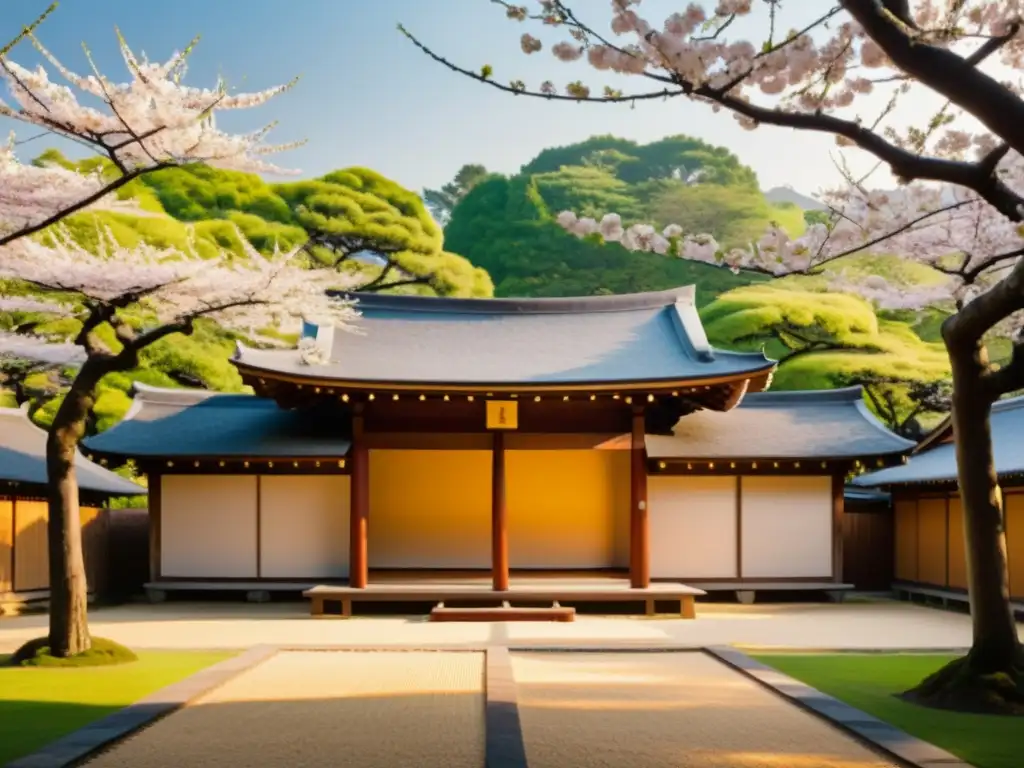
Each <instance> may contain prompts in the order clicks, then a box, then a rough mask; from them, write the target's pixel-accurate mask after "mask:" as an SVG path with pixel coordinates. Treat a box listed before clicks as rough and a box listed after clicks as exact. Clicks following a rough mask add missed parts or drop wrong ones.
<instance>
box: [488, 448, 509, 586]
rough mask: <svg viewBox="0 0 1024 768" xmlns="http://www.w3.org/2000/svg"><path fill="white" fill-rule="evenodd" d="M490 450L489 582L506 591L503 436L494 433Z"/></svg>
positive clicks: (506, 514) (506, 510)
mask: <svg viewBox="0 0 1024 768" xmlns="http://www.w3.org/2000/svg"><path fill="white" fill-rule="evenodd" d="M493 439H494V442H493V444H492V448H491V582H492V584H493V588H494V590H495V591H496V592H504V591H507V590H508V509H507V507H506V505H505V435H504V433H502V432H494V434H493Z"/></svg>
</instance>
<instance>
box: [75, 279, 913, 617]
mask: <svg viewBox="0 0 1024 768" xmlns="http://www.w3.org/2000/svg"><path fill="white" fill-rule="evenodd" d="M356 298H357V299H358V305H357V309H358V310H359V313H360V317H359V318H358V319H357V321H356V322H355V325H356V327H355V329H354V330H353V331H342V330H336V329H334V328H331V327H318V326H316V325H312V324H307V325H306V327H305V329H304V332H303V336H304V339H303V341H302V342H301V343H300V345H299V349H294V350H281V349H270V350H268V349H250V348H246V347H244V346H240V347H239V348H238V350H237V353H236V355H235V357H234V360H233V362H234V364H235V366H236V367H237V369H238V370H239V372H240V373H241V375H242V379H243V381H244V382H245V383H246V384H248V385H250V386H251V387H252V389H253V391H254V393H255V394H254V395H235V394H215V393H210V392H203V391H194V390H180V389H174V390H170V389H154V388H151V387H147V386H143V385H136V389H135V402H134V405H133V407H132V409H131V411H130V412H129V414H128V416H127V417H126V418H125V419H124V420H123V421H122V422H121V423H120V424H118V425H117V426H115V427H113V428H112V429H110V430H108V431H106V432H104V433H102V434H100V435H98V436H96V437H94V438H91V439H90V440H89V441H88V442H87V449H88V451H89V452H90V453H91V454H92V455H94V456H95V457H102V458H104V459H107V460H110V461H114V462H116V461H122V460H125V459H133V460H135V461H136V462H137V463H138V465H139V466H140V467H141V468H142V469H144V470H145V471H146V473H147V474H148V476H149V487H150V516H151V523H150V533H151V563H150V565H151V581H150V584H149V587H150V588H151V589H154V590H160V591H166V590H171V589H189V588H200V587H209V588H213V587H215V586H216V587H223V586H231V585H235V587H236V588H245V589H252V590H258V589H267V590H271V589H278V588H280V589H284V588H287V587H288V586H289V585H290V586H291V588H293V589H294V588H310V587H314V586H317V585H337V586H338V588H339V589H340V588H344V589H345V590H348V591H347V592H345V593H344V594H346V595H349V596H353V595H354V599H360V598H365V599H385V598H387V596H388V595H392V596H393V597H394V599H398V597H399V592H400V590H398V588H397V587H396V586H395V584H396V583H403V582H402V580H403V579H405V580H406V581H407V582H412V581H414V580H415V578H418V577H420V578H425V575H426V574H435V575H436V574H438V573H441V574H449V575H451V576H452V577H453V578H454V577H455V575H464V576H465V577H466V578H467V579H470V580H472V579H476V581H474V582H472V583H481V582H482V583H483V584H484V585H485V586H486V587H487V589H488V592H489V594H492V595H493V594H498V593H505V592H509V590H511V591H512V592H515V589H516V585H517V584H520V585H521V584H525V583H526V581H525V580H527V579H528V578H529V577H530V575H531V574H532V575H534V576H536V575H538V574H549V575H550V574H556V575H559V574H560V575H563V576H565V577H566V578H567V577H568V576H569V575H571V574H576V575H580V574H583V575H594V574H603V575H604V576H605V577H606V578H607V579H614V580H615V581H616V585H617V586H619V587H621V588H622V589H624V590H626V592H625V593H624V594H627V595H632V594H635V595H636V596H641V597H645V598H646V597H648V596H649V595H648V593H646V592H644V590H656V588H657V587H658V584H661V583H672V584H676V585H679V586H680V590H681V589H682V588H683V587H685V588H686V589H691V588H692V591H693V593H699V592H700V591H701V590H705V589H707V590H711V589H729V590H736V591H739V590H743V589H749V590H756V589H771V588H775V587H793V586H798V587H799V586H805V587H806V588H809V589H822V590H824V589H829V588H830V587H835V588H837V589H839V588H842V587H843V586H844V585H845V584H844V582H843V573H842V562H843V535H842V531H843V481H844V478H845V477H846V476H847V474H848V473H849V472H850V471H851V470H853V469H854V468H855V467H858V466H871V467H876V466H886V465H890V464H899V463H900V462H901V461H902V460H903V458H904V456H905V454H906V453H908V452H909V451H910V449H911V448H912V447H913V444H912V443H910V442H909V441H907V440H904V439H902V438H900V437H898V436H896V435H895V434H893V433H891V432H889V431H888V430H887V429H886V428H885V427H884V426H882V425H881V424H880V423H879V422H878V421H877V420H876V419H875V418H874V416H872V414H871V413H870V412H869V411H868V410H867V408H866V407H865V405H864V403H863V401H862V398H861V392H860V389H859V388H849V389H841V390H834V391H821V392H817V391H814V392H784V393H766V392H764V390H766V389H767V388H768V386H769V383H770V380H771V376H772V372H773V370H774V366H775V364H774V362H772V361H770V360H768V359H767V358H766V357H765V356H764V355H763V354H761V353H737V352H727V351H722V350H718V349H714V348H712V347H711V345H710V344H709V343H708V339H707V337H706V335H705V333H704V329H703V326H702V324H701V322H700V318H699V316H698V314H697V310H696V307H695V304H694V290H693V288H692V287H687V288H683V289H677V290H672V291H663V292H657V293H647V294H635V295H625V296H600V297H588V298H572V299H446V298H433V297H419V296H383V295H360V296H357V297H356ZM396 579H397V581H396ZM467 583H470V582H467ZM566 583H567V582H566ZM594 583H595V584H597V583H598V582H594ZM601 584H602V587H601V589H605V587H607V586H608V583H607V581H602V582H601ZM296 585H299V587H297V586H296ZM384 585H388V589H390V590H391V591H390V592H388V590H384V589H383V588H384ZM663 586H664V585H663ZM845 586H848V585H845ZM576 587H579V584H578V583H577V584H576ZM375 588H377V591H375ZM665 588H666V589H667V587H665ZM552 589H554V587H552ZM566 589H568V588H566ZM594 589H595V591H594V594H595V595H596V594H598V592H601V589H598V588H597V587H595V588H594ZM381 590H383V591H381ZM629 590H634V591H635V593H630V592H629ZM680 590H677V592H679V594H683V592H682V591H680ZM569 593H571V594H569ZM339 594H340V593H339ZM438 594H440V592H439V593H438ZM553 594H554V593H553V592H550V593H545V595H544V596H548V597H550V596H551V595H553ZM581 594H582V592H580V591H579V590H577V591H573V590H568V591H567V593H566V594H564V595H562V597H563V598H565V599H570V598H572V597H573V596H576V597H580V595H581ZM651 594H654V593H651ZM658 594H660V593H658ZM381 595H383V597H381ZM435 596H436V595H435ZM535 596H536V595H535ZM676 596H678V595H676V594H673V599H674V597H676ZM404 597H405V598H408V597H409V594H404ZM438 599H443V597H442V598H438ZM623 599H624V598H623ZM652 599H653V598H652Z"/></svg>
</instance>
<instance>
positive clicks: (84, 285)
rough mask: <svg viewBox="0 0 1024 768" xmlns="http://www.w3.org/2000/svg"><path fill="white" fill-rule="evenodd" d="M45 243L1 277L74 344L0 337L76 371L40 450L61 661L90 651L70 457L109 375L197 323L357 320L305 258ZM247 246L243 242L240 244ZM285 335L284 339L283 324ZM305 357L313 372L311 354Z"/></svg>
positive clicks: (330, 277) (19, 252) (25, 249)
mask: <svg viewBox="0 0 1024 768" xmlns="http://www.w3.org/2000/svg"><path fill="white" fill-rule="evenodd" d="M46 239H47V240H48V241H49V242H40V241H39V240H37V239H34V238H22V239H20V240H18V241H16V242H15V243H12V244H10V245H7V246H4V247H2V248H0V278H3V279H8V280H11V281H13V282H12V285H15V286H21V287H22V288H33V289H35V290H37V291H41V292H43V295H45V296H47V297H48V301H46V302H43V301H38V300H36V301H33V302H32V303H33V307H34V310H35V311H37V312H45V313H52V314H54V315H60V316H64V317H73V318H75V319H77V320H78V321H79V326H78V330H77V332H76V333H75V335H74V336H73V337H71V338H70V339H66V338H64V337H59V338H46V337H41V336H34V337H33V336H10V335H8V336H6V337H4V336H0V351H2V350H3V349H4V348H6V349H8V350H10V351H14V352H16V353H17V354H18V356H19V357H22V358H33V359H38V360H43V361H60V362H62V363H78V368H77V373H76V375H75V377H74V380H73V381H72V382H71V385H70V388H69V389H68V391H67V393H66V394H65V396H64V399H63V401H62V403H61V405H60V407H59V409H58V411H57V414H56V416H55V418H54V421H53V425H52V427H51V428H50V433H49V438H48V441H47V471H48V480H49V487H50V518H49V520H50V522H49V552H50V585H51V588H50V593H51V597H50V601H51V604H50V629H49V637H48V639H47V644H48V646H49V648H50V652H51V653H52V654H54V655H56V656H68V655H72V654H76V653H81V652H82V651H85V650H88V648H89V647H90V642H91V641H90V637H89V629H88V623H87V616H86V584H85V569H84V563H83V559H82V547H81V527H80V524H79V514H78V484H77V481H76V477H75V464H74V461H75V455H76V452H77V450H78V444H79V441H80V440H81V438H82V436H83V434H84V432H85V428H86V423H87V420H88V418H89V415H90V412H91V410H92V407H93V405H94V402H95V398H96V390H97V385H98V384H99V381H100V379H102V378H103V377H104V376H105V375H107V374H109V373H113V372H117V371H128V370H132V369H133V368H136V367H137V366H138V364H139V353H140V352H141V351H142V350H143V349H145V348H146V347H147V346H149V345H150V344H153V343H154V342H156V341H157V340H159V339H162V338H164V337H167V336H170V335H172V334H175V333H183V334H188V333H190V332H191V331H192V329H193V327H194V324H195V323H196V321H197V320H199V319H200V318H212V319H215V320H217V321H218V322H219V323H221V324H222V325H224V326H226V327H229V328H234V329H238V330H242V331H246V332H248V333H250V334H258V332H259V331H260V329H267V328H270V327H272V326H281V325H282V324H283V323H288V322H291V323H292V324H293V325H295V326H296V329H297V327H298V321H300V320H301V318H303V317H305V318H319V319H320V321H321V322H333V323H335V324H337V325H340V326H341V327H345V326H346V325H348V324H350V321H351V319H352V317H353V316H354V309H353V308H352V305H351V303H349V302H345V301H342V300H338V299H332V298H330V297H329V296H328V293H327V291H328V290H329V289H338V288H341V289H346V288H350V287H351V286H348V285H345V284H344V282H343V281H344V280H345V278H343V277H341V276H339V275H338V274H337V273H335V272H333V271H330V270H311V269H308V268H305V266H304V264H305V258H304V256H302V255H301V254H300V251H299V250H298V249H296V250H295V251H292V252H289V253H280V252H278V253H276V254H274V255H273V256H270V257H264V256H262V255H261V254H260V253H259V252H258V251H257V250H256V249H255V248H253V247H251V246H248V245H247V246H246V247H245V253H244V258H241V257H237V256H232V255H227V254H225V255H222V256H220V257H218V258H213V259H209V258H201V257H200V256H199V255H198V254H196V253H194V252H180V251H177V250H175V249H164V248H157V247H153V246H149V245H145V244H142V245H139V246H137V247H135V248H132V249H128V248H124V247H122V246H119V245H117V243H116V241H115V240H114V238H113V236H112V235H111V234H110V233H105V234H104V236H103V237H102V238H101V246H100V248H99V249H98V252H97V253H90V252H88V251H86V250H85V249H83V248H82V247H80V246H79V245H77V244H76V243H75V242H74V241H73V240H72V239H71V238H70V237H68V236H67V234H66V233H64V232H61V231H60V230H59V229H58V230H57V231H56V232H54V233H53V234H52V235H51V236H50V237H48V238H46ZM242 242H243V243H245V242H246V241H245V240H244V238H242ZM284 330H288V328H287V327H285V328H284ZM310 352H311V354H310V355H308V356H306V359H307V360H308V361H309V362H310V363H314V362H316V358H315V355H314V354H312V351H310Z"/></svg>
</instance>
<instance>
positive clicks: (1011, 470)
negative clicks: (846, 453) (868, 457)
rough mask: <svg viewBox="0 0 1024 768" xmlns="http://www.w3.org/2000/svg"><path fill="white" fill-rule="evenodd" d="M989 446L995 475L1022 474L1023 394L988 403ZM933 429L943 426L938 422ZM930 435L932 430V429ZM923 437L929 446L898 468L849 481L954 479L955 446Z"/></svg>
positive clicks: (887, 482) (882, 483) (875, 484)
mask: <svg viewBox="0 0 1024 768" xmlns="http://www.w3.org/2000/svg"><path fill="white" fill-rule="evenodd" d="M991 424H992V447H993V452H994V453H995V460H996V474H998V475H999V476H1000V477H1006V476H1007V475H1016V474H1021V473H1024V443H1022V441H1021V437H1022V436H1024V396H1021V397H1011V398H1008V399H1006V400H999V401H997V402H996V403H994V404H993V405H992V418H991ZM937 429H940V430H941V429H944V427H943V426H942V425H940V427H938V428H937ZM933 434H934V432H933ZM931 438H932V436H931V435H929V436H928V437H925V440H924V441H922V443H925V441H929V442H928V443H927V444H928V445H931V446H932V447H928V448H925V449H924V450H922V451H920V452H919V453H914V454H913V455H912V456H911V457H910V459H909V460H908V461H907V463H906V464H904V465H903V466H900V467H891V468H889V469H882V470H879V471H878V472H871V473H869V474H865V475H861V476H860V477H858V478H856V479H855V480H854V481H853V482H854V484H855V485H858V486H861V487H869V488H870V487H878V486H887V485H910V484H914V483H953V482H956V445H955V444H954V443H952V442H946V443H939V444H937V445H935V441H934V440H933V439H931Z"/></svg>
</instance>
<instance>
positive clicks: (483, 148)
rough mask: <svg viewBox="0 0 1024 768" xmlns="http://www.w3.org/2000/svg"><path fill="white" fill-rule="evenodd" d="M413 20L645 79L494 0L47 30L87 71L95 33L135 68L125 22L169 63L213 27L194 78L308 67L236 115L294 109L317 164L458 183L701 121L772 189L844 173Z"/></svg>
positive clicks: (289, 119) (264, 5)
mask: <svg viewBox="0 0 1024 768" xmlns="http://www.w3.org/2000/svg"><path fill="white" fill-rule="evenodd" d="M814 2H815V0H792V1H791V2H789V3H787V4H786V10H787V13H788V14H789V16H790V17H791V18H792V19H793V20H794V22H795V21H799V20H805V19H806V18H808V16H807V14H808V13H809V12H810V9H811V8H812V6H813V5H814ZM47 4H48V3H47V2H46V1H45V0H19V1H18V2H17V3H10V5H11V6H16V7H17V11H18V12H17V13H15V12H13V10H12V9H8V10H7V11H5V12H4V14H3V16H2V18H0V38H2V39H3V40H7V39H10V37H12V36H13V35H14V34H16V33H17V31H18V29H19V27H20V25H22V24H24V23H27V22H29V21H31V20H32V19H33V18H35V15H36V14H38V13H39V12H40V11H42V10H43V9H44V8H45V7H46V6H47ZM578 7H579V8H584V7H587V8H590V7H592V8H593V10H592V11H591V12H592V13H593V14H594V16H593V17H592V18H596V19H597V20H598V21H599V22H600V23H601V29H605V28H606V24H607V21H606V20H607V18H608V10H607V0H579V3H578ZM681 7H683V3H681V2H680V0H646V2H644V3H643V5H642V6H641V8H642V9H643V11H644V12H645V13H646V14H649V17H650V18H658V19H660V18H663V17H664V16H665V15H667V14H668V13H671V12H672V11H675V10H679V9H680V8H681ZM398 22H402V23H403V24H405V26H406V27H408V28H409V29H410V30H411V31H413V32H414V33H415V34H417V36H419V37H420V38H421V39H422V40H423V41H424V42H425V43H426V44H428V45H430V46H431V47H433V48H435V49H436V50H438V51H439V52H441V53H443V54H444V55H445V56H447V57H448V58H450V59H452V60H454V61H456V62H459V63H464V64H466V65H467V66H468V67H470V68H476V67H478V66H480V65H482V64H484V63H488V64H490V65H491V66H493V67H494V70H495V76H496V77H497V78H500V79H504V80H506V81H507V80H510V79H514V78H520V79H523V80H525V81H527V82H528V83H531V84H533V85H537V84H539V83H540V82H541V81H543V80H545V79H548V78H550V79H552V80H554V81H555V82H557V83H565V82H568V81H570V80H573V79H576V78H583V79H584V81H585V82H587V83H588V84H591V85H592V86H600V85H603V84H604V83H605V82H608V83H609V84H612V85H613V86H615V87H626V86H629V85H630V84H634V85H635V84H637V82H638V81H637V80H636V79H635V78H632V79H622V80H621V81H619V82H616V81H614V80H610V79H607V78H602V77H601V74H602V73H596V72H593V70H590V69H589V68H588V67H586V66H585V65H566V64H563V63H561V62H558V61H556V60H555V59H554V58H553V57H552V56H550V55H547V54H536V55H534V56H532V57H526V56H524V55H523V54H522V53H521V52H520V50H519V42H518V41H519V36H520V35H521V34H522V32H524V31H527V29H530V31H533V32H537V30H536V29H534V28H530V27H525V26H523V25H520V24H517V23H513V22H509V21H507V20H506V19H505V18H504V13H503V11H502V9H501V8H499V7H498V6H496V5H493V4H491V3H489V2H488V1H487V0H291V1H290V2H287V1H286V0H174V1H173V2H157V1H156V0H62V2H61V4H60V7H59V8H58V10H57V11H56V12H55V13H54V15H53V16H51V17H50V19H48V20H47V21H46V22H45V24H44V25H43V26H42V27H41V28H40V30H39V31H38V37H39V39H40V40H41V41H42V42H43V44H44V45H46V46H47V47H48V48H49V49H50V50H51V51H52V52H54V53H55V54H56V55H57V56H58V58H60V59H61V60H62V61H63V63H64V64H65V65H66V66H68V67H69V68H71V69H72V70H76V71H79V72H84V71H86V67H87V65H86V63H85V56H84V54H83V53H82V48H81V45H82V43H83V42H84V43H86V44H87V45H88V46H89V48H90V50H91V52H92V54H93V56H94V58H95V60H96V61H97V63H98V65H99V67H100V69H101V71H103V72H104V74H107V75H108V76H110V77H111V79H114V80H115V81H119V80H123V79H125V78H126V77H127V73H126V71H125V68H124V65H123V62H122V61H121V58H120V55H119V53H118V50H117V44H116V38H115V36H114V27H115V26H118V27H120V29H121V30H122V31H123V33H124V34H125V36H126V37H127V39H128V42H129V44H130V45H131V46H132V48H133V49H134V50H135V51H136V52H137V53H138V52H140V51H145V53H146V54H148V55H149V56H150V57H151V58H153V59H161V60H163V59H166V58H167V57H168V56H169V55H170V54H171V52H172V51H174V50H176V49H180V48H181V47H183V46H184V45H185V44H187V42H188V41H189V40H190V39H191V38H192V37H193V36H194V35H196V34H200V35H202V39H201V41H200V44H199V46H198V47H197V48H196V50H195V52H194V53H193V55H192V57H191V59H190V68H189V75H188V81H189V82H190V83H191V84H193V85H197V86H212V85H213V83H214V82H215V79H216V77H217V75H218V74H220V75H223V76H224V77H225V78H227V80H228V82H229V84H230V85H231V86H233V87H237V88H238V89H242V90H255V89H259V88H264V87H268V86H271V85H276V84H278V83H281V82H286V81H288V80H290V79H291V78H292V77H294V76H296V75H301V76H302V79H301V81H300V82H299V84H298V85H297V86H296V88H295V89H294V90H293V91H291V92H289V93H287V94H285V95H283V96H280V97H278V98H277V99H275V100H274V101H273V102H271V103H270V104H268V105H266V106H264V107H261V108H259V109H257V110H252V111H248V112H240V113H233V114H231V115H228V116H226V117H225V118H224V119H221V124H222V125H224V126H226V127H228V128H231V129H236V128H237V129H239V130H249V129H253V128H256V127H259V126H261V125H263V124H265V123H267V122H271V121H273V120H277V121H279V127H278V129H276V130H275V131H274V133H273V134H272V137H271V138H272V139H273V140H275V141H292V140H296V139H306V140H307V141H308V144H307V145H306V146H304V147H302V148H301V149H298V150H295V151H293V152H289V153H288V154H287V155H282V156H279V157H278V158H276V159H277V161H278V162H279V163H280V164H281V165H285V166H287V167H292V168H297V169H299V170H301V172H302V175H303V176H315V175H318V174H321V173H324V172H327V171H329V170H331V169H334V168H339V167H344V166H350V165H363V166H367V167H370V168H373V169H375V170H377V171H379V172H381V173H383V174H385V175H387V176H390V177H391V178H393V179H395V180H396V181H399V182H400V183H402V184H404V185H406V186H407V187H410V188H412V189H416V190H419V189H421V188H422V187H424V186H438V185H440V184H443V183H444V182H446V181H447V180H449V179H450V178H451V177H452V176H453V175H454V173H455V171H456V170H458V168H459V167H460V166H461V165H463V164H465V163H471V162H476V163H482V164H484V165H485V166H487V167H488V168H489V169H491V170H493V171H498V172H503V173H510V172H514V171H516V170H517V169H518V168H519V167H520V166H521V165H522V164H523V163H525V162H527V161H529V160H530V159H531V158H532V157H533V156H534V155H536V154H537V152H538V151H540V150H541V149H543V148H545V147H549V146H554V145H562V144H568V143H572V142H576V141H580V140H582V139H585V138H586V137H588V136H591V135H594V134H605V133H611V134H616V135H619V136H625V137H628V138H632V139H635V140H638V141H641V142H647V141H651V140H656V139H658V138H661V137H663V136H666V135H670V134H675V133H686V134H690V135H693V136H698V137H700V138H703V139H705V140H707V141H711V142H714V143H717V144H722V145H725V146H727V147H729V148H730V149H731V150H732V151H734V152H735V153H736V154H737V155H739V157H740V159H741V160H742V161H743V162H744V163H746V164H748V165H750V166H752V167H753V168H754V169H755V171H757V173H758V175H759V176H760V179H761V184H762V187H763V188H765V189H767V188H768V187H771V186H776V185H780V184H790V185H792V186H794V187H795V188H797V189H799V190H800V191H802V192H805V193H812V192H814V191H815V190H817V189H819V188H821V187H822V186H828V185H829V184H831V183H832V182H834V181H835V179H836V172H835V170H834V168H833V165H832V163H831V162H830V160H829V155H830V153H832V154H834V147H835V145H834V142H833V141H832V139H831V138H829V137H825V136H815V135H808V134H806V133H802V134H801V133H796V132H793V131H789V130H787V129H779V128H770V127H763V128H760V129H758V130H756V131H752V132H751V131H746V130H744V129H742V128H740V127H739V126H738V125H737V124H736V123H735V121H734V120H733V118H732V117H731V116H729V115H727V114H724V113H721V114H713V113H712V112H711V110H710V109H709V108H708V107H706V106H704V105H699V104H692V103H690V102H686V101H681V100H673V101H669V102H661V101H658V102H647V103H643V104H639V103H638V104H637V105H636V107H635V108H630V107H629V106H627V105H603V104H575V103H552V102H547V101H541V100H535V99H528V98H525V97H513V96H511V95H509V94H505V93H501V92H498V91H496V90H494V89H492V88H488V87H486V86H483V85H481V84H478V83H476V82H473V81H470V80H468V79H466V78H464V77H461V76H460V75H457V74H455V73H453V72H450V71H449V70H447V69H445V68H444V67H442V66H441V65H438V64H435V63H434V62H432V61H430V60H428V59H427V58H426V57H425V56H423V54H421V53H420V52H419V51H418V50H416V49H415V48H414V47H413V46H412V45H411V44H410V43H409V42H408V41H407V40H405V38H403V37H402V36H401V35H400V34H399V33H398V31H397V30H396V25H397V23H398ZM746 25H747V26H745V27H744V26H743V25H739V26H738V30H739V34H743V33H744V32H748V33H749V32H751V31H753V32H757V31H759V30H760V29H762V28H763V27H762V26H761V25H760V24H759V23H758V21H757V20H748V21H747V22H746ZM781 26H782V28H786V27H787V26H790V25H789V24H784V25H781ZM557 39H559V37H550V36H549V37H548V38H546V40H547V41H548V42H554V41H555V40H557ZM11 58H12V59H14V60H15V61H18V62H19V63H22V64H24V65H34V64H35V63H36V62H37V61H38V58H39V57H38V56H37V54H36V52H35V51H34V50H33V49H32V47H31V44H30V43H22V44H21V45H20V46H19V47H18V48H17V49H16V50H15V51H14V52H13V53H12V54H11ZM4 95H5V96H6V94H4ZM17 130H18V135H19V138H25V137H28V136H31V135H34V134H35V133H37V131H35V130H34V129H33V128H31V127H28V126H17ZM53 143H54V142H52V141H50V140H49V139H40V140H38V141H35V142H32V143H31V144H29V145H27V146H26V147H24V148H23V150H22V151H21V154H22V156H23V157H27V156H30V155H34V154H36V153H37V151H41V150H42V149H43V148H45V146H46V145H47V144H53ZM29 150H31V151H29Z"/></svg>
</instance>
